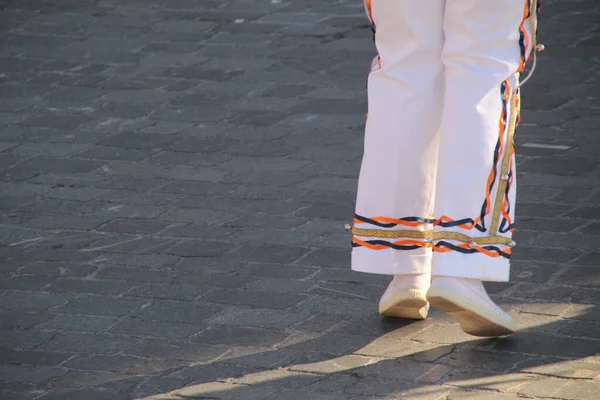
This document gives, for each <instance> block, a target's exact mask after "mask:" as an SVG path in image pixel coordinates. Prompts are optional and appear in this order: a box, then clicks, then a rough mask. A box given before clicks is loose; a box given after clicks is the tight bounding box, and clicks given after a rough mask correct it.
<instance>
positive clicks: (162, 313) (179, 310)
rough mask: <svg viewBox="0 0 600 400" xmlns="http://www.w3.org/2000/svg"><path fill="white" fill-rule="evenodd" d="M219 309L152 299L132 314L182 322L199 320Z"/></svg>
mask: <svg viewBox="0 0 600 400" xmlns="http://www.w3.org/2000/svg"><path fill="white" fill-rule="evenodd" d="M219 310H220V308H219V307H217V306H215V305H210V306H208V305H202V304H193V303H183V302H176V301H166V300H154V301H152V304H150V305H148V306H146V307H143V308H142V309H140V310H139V311H136V312H135V313H133V314H132V316H134V317H135V318H140V319H147V320H155V321H169V322H182V323H197V322H200V321H202V320H204V319H206V318H208V317H210V316H212V315H214V314H216V313H217V312H218V311H219Z"/></svg>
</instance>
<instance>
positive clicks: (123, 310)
mask: <svg viewBox="0 0 600 400" xmlns="http://www.w3.org/2000/svg"><path fill="white" fill-rule="evenodd" d="M145 303H146V301H145V300H137V299H125V298H110V297H100V296H85V297H84V296H82V297H77V298H74V299H72V300H70V301H69V302H68V303H66V304H64V305H63V306H61V307H58V308H56V311H57V312H61V313H66V314H84V315H99V316H104V317H122V316H124V315H126V314H128V313H130V312H131V311H133V310H136V309H139V308H140V307H141V306H142V305H144V304H145Z"/></svg>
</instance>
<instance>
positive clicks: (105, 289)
mask: <svg viewBox="0 0 600 400" xmlns="http://www.w3.org/2000/svg"><path fill="white" fill-rule="evenodd" d="M134 286H136V284H135V283H126V282H116V281H109V280H97V279H95V280H87V279H75V278H58V279H56V281H55V282H54V283H51V284H50V286H48V288H47V291H49V292H54V293H89V294H102V295H109V296H116V295H118V294H121V293H123V292H125V291H127V290H129V289H131V288H133V287H134Z"/></svg>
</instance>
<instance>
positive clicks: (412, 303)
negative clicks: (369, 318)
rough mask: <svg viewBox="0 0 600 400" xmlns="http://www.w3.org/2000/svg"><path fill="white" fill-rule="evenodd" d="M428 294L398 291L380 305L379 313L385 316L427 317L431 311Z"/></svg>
mask: <svg viewBox="0 0 600 400" xmlns="http://www.w3.org/2000/svg"><path fill="white" fill-rule="evenodd" d="M428 304H429V303H428V302H427V296H426V295H425V294H424V293H420V292H414V291H408V290H406V291H402V292H398V293H396V294H395V295H394V296H392V298H390V299H389V300H388V301H386V302H385V303H383V304H381V305H380V306H379V314H381V315H383V316H384V317H394V318H406V319H425V318H427V314H428V312H429V307H428Z"/></svg>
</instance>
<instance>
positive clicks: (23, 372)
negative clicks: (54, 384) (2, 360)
mask: <svg viewBox="0 0 600 400" xmlns="http://www.w3.org/2000/svg"><path fill="white" fill-rule="evenodd" d="M64 373H65V370H64V369H63V368H58V367H26V366H20V365H2V366H0V375H1V376H2V381H4V382H21V383H27V384H31V385H40V384H44V383H46V382H48V381H49V380H51V379H53V378H56V377H58V376H61V375H63V374H64Z"/></svg>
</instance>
